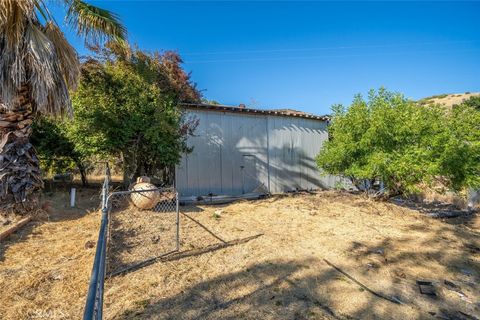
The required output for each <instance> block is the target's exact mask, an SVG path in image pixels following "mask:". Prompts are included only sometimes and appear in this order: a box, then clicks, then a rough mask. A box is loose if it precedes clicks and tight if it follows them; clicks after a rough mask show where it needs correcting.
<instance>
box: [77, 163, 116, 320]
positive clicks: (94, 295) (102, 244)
mask: <svg viewBox="0 0 480 320" xmlns="http://www.w3.org/2000/svg"><path fill="white" fill-rule="evenodd" d="M109 187H110V168H109V167H108V164H106V167H105V180H104V182H103V186H102V203H101V205H102V222H101V224H100V231H99V232H98V241H97V249H96V252H95V260H94V262H93V268H92V274H91V277H90V285H89V288H88V294H87V301H86V303H85V310H84V313H83V319H85V320H87V319H88V320H91V319H102V308H103V287H104V283H105V273H106V257H107V241H108V229H109V227H108V222H109V219H108V218H109V217H108V216H109V210H108V191H109Z"/></svg>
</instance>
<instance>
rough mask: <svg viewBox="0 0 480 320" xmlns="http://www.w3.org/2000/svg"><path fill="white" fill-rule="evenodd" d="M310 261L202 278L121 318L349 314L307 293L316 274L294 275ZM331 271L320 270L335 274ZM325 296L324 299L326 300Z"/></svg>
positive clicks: (259, 266) (330, 276)
mask: <svg viewBox="0 0 480 320" xmlns="http://www.w3.org/2000/svg"><path fill="white" fill-rule="evenodd" d="M312 263H315V262H314V261H313V260H312V261H310V260H304V261H301V262H296V261H290V262H266V263H260V264H256V265H253V266H251V267H249V268H247V269H246V270H243V271H239V272H234V273H230V274H227V275H222V276H219V277H216V278H213V279H211V280H207V281H204V282H200V283H198V284H196V285H194V286H192V287H190V288H188V290H185V291H182V292H180V293H178V294H176V295H173V296H171V297H168V298H165V299H160V300H156V301H151V303H149V304H148V305H147V306H146V307H145V308H144V309H141V310H127V311H125V313H124V314H122V315H120V316H119V317H118V318H120V319H136V318H155V319H238V318H243V319H254V318H256V317H264V316H266V315H268V318H270V319H349V318H350V317H346V316H343V315H341V314H338V313H337V312H335V311H334V310H332V309H331V308H330V307H328V305H327V304H326V303H325V299H323V297H321V296H319V295H318V294H316V293H314V292H311V290H310V288H309V283H311V281H312V280H315V281H319V280H321V279H319V276H316V277H306V278H298V277H296V276H295V274H296V273H297V272H299V271H301V270H302V269H305V268H310V265H311V264H312ZM335 276H336V274H335V271H333V270H332V271H330V272H328V273H327V274H323V275H320V278H324V279H333V278H334V277H335ZM327 300H328V299H327Z"/></svg>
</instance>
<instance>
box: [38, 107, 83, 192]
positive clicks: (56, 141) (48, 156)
mask: <svg viewBox="0 0 480 320" xmlns="http://www.w3.org/2000/svg"><path fill="white" fill-rule="evenodd" d="M68 129H69V124H68V122H67V121H62V120H59V119H54V118H51V117H46V116H42V117H39V118H38V119H36V121H35V122H34V123H33V133H32V137H31V141H32V144H33V145H35V147H36V149H37V152H38V155H39V158H40V166H41V168H42V170H45V171H46V172H49V173H50V174H54V173H58V172H60V171H67V170H69V171H73V170H74V169H76V170H78V172H79V173H80V177H81V179H82V184H83V186H86V185H87V184H88V181H87V172H86V161H87V156H86V155H85V154H82V153H80V150H79V149H77V148H75V144H74V142H73V141H72V140H71V139H70V137H69V134H68Z"/></svg>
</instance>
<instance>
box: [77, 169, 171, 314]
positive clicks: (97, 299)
mask: <svg viewBox="0 0 480 320" xmlns="http://www.w3.org/2000/svg"><path fill="white" fill-rule="evenodd" d="M110 182H111V180H110V169H109V167H108V165H107V166H106V168H105V180H104V183H103V186H102V200H101V206H102V220H101V225H100V230H99V233H98V241H97V248H96V253H95V259H94V262H93V268H92V273H91V278H90V285H89V289H88V294H87V300H86V303H85V310H84V314H83V319H84V320H93V319H102V313H103V292H104V284H105V278H106V277H108V276H115V275H117V274H120V273H124V272H127V271H129V270H132V269H136V268H139V267H141V266H143V265H145V264H146V263H148V262H151V261H154V260H155V259H158V258H160V257H163V256H166V255H168V254H172V253H174V252H178V250H179V247H180V239H179V232H180V216H179V207H178V206H179V201H178V193H177V191H176V190H175V189H174V188H155V189H148V190H129V191H116V192H109V188H110ZM145 203H146V204H147V205H145ZM142 204H143V206H142Z"/></svg>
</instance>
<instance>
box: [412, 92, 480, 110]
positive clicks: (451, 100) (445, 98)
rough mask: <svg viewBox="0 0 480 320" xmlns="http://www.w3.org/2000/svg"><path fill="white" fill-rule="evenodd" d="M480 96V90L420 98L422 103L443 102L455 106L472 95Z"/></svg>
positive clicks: (445, 104) (448, 105)
mask: <svg viewBox="0 0 480 320" xmlns="http://www.w3.org/2000/svg"><path fill="white" fill-rule="evenodd" d="M473 96H480V92H465V93H452V94H441V95H436V96H431V97H427V98H423V99H421V100H419V102H420V103H421V104H441V105H444V106H447V107H451V106H454V105H456V104H460V103H462V102H463V101H464V100H468V99H469V98H470V97H473Z"/></svg>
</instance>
